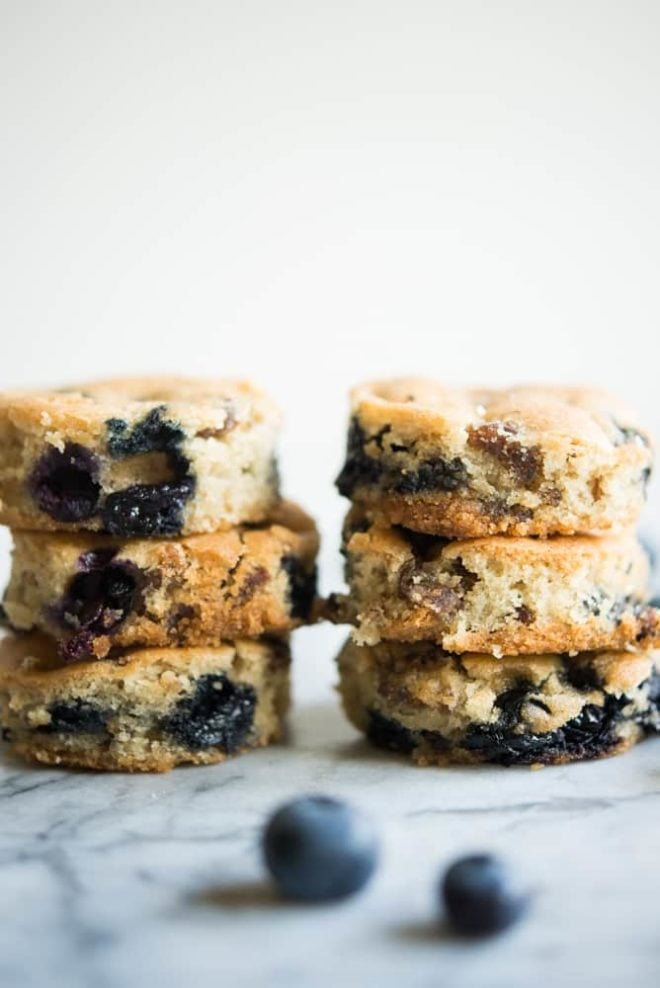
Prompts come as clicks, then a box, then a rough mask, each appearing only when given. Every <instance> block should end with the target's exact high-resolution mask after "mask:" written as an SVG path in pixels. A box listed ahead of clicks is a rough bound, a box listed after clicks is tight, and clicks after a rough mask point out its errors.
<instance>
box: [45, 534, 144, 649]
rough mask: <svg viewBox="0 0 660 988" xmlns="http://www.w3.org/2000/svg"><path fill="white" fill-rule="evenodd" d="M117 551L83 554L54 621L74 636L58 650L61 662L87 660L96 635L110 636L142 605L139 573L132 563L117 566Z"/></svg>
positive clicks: (62, 643) (103, 550)
mask: <svg viewBox="0 0 660 988" xmlns="http://www.w3.org/2000/svg"><path fill="white" fill-rule="evenodd" d="M116 553H117V549H100V550H95V551H92V552H86V553H83V555H82V556H81V557H80V559H79V561H78V562H79V566H80V572H79V573H76V575H75V576H74V577H73V579H72V580H71V581H70V583H69V586H68V587H67V590H66V593H65V595H64V596H63V598H62V599H61V600H60V601H59V603H58V604H56V605H55V608H54V612H53V613H54V617H55V619H56V620H57V621H58V622H59V624H61V625H62V627H64V628H72V629H74V631H75V634H74V635H73V636H72V637H71V638H70V639H69V641H66V642H61V643H60V646H59V650H60V654H61V656H62V658H64V659H66V660H67V661H78V660H80V659H83V658H86V657H87V656H88V655H89V654H90V652H91V650H92V645H93V643H94V638H95V637H96V636H97V635H111V634H113V632H115V631H116V630H117V629H118V628H119V626H120V625H121V624H122V622H123V621H125V619H126V617H127V616H128V614H129V613H130V612H131V611H132V610H134V609H135V607H136V605H137V604H138V603H139V597H140V592H139V584H140V573H139V571H138V569H137V567H136V566H133V564H132V563H129V562H121V561H120V562H116V561H114V557H115V555H116Z"/></svg>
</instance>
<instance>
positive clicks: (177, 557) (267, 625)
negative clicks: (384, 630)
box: [3, 502, 318, 661]
mask: <svg viewBox="0 0 660 988" xmlns="http://www.w3.org/2000/svg"><path fill="white" fill-rule="evenodd" d="M317 550H318V534H317V531H316V527H315V525H314V522H313V521H312V519H311V518H310V517H309V516H308V515H307V514H305V512H304V511H303V510H302V509H301V508H299V507H298V506H297V505H295V504H293V503H291V502H282V503H281V504H280V505H278V507H277V508H275V509H274V510H273V512H272V513H271V517H270V519H269V520H268V521H267V522H260V523H257V524H254V525H243V526H239V527H235V528H231V529H226V530H224V531H220V532H214V533H209V534H205V535H189V536H184V537H182V538H179V539H156V538H152V539H128V540H124V539H120V538H118V537H116V536H109V535H95V534H84V533H77V532H73V533H71V534H69V533H63V532H22V531H17V532H14V551H13V565H12V570H11V577H10V581H9V585H8V587H7V590H6V593H5V597H4V601H3V606H4V611H5V615H6V618H7V621H8V623H9V625H10V626H11V627H12V628H14V629H15V630H21V631H26V630H27V631H29V630H33V629H35V630H40V631H42V632H46V633H48V634H49V635H51V636H52V637H53V638H54V639H56V640H57V641H58V644H59V654H60V656H61V658H62V659H63V660H65V661H75V660H80V659H84V658H88V657H91V658H94V657H96V658H104V657H105V656H106V655H107V654H108V652H109V651H110V649H111V648H126V647H133V646H138V645H142V646H152V647H154V646H166V645H171V646H174V647H181V646H186V645H212V644H216V643H217V642H218V641H220V640H223V639H224V640H227V639H234V638H256V637H258V636H260V635H263V634H274V633H282V632H287V631H290V630H291V629H293V628H295V627H297V626H299V625H300V624H302V623H304V622H306V621H308V620H309V618H310V615H311V610H312V606H313V604H314V599H315V587H316V553H317Z"/></svg>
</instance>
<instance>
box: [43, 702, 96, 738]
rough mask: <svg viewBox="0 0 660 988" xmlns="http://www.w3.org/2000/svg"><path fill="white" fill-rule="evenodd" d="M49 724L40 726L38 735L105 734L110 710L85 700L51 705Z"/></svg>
mask: <svg viewBox="0 0 660 988" xmlns="http://www.w3.org/2000/svg"><path fill="white" fill-rule="evenodd" d="M48 713H49V714H50V724H41V725H40V726H39V727H38V728H37V731H38V732H39V733H40V734H105V732H106V725H107V723H108V720H109V719H110V717H111V716H112V710H107V709H104V708H102V707H97V706H96V704H94V703H89V702H88V701H87V700H70V701H69V702H66V703H64V702H62V703H53V704H52V705H51V706H50V707H49V708H48Z"/></svg>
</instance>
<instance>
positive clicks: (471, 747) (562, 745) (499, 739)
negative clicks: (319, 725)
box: [367, 677, 660, 766]
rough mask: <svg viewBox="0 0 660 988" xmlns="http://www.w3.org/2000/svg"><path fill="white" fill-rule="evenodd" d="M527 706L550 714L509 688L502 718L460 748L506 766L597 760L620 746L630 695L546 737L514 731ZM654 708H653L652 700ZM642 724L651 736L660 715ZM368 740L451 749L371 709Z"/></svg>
mask: <svg viewBox="0 0 660 988" xmlns="http://www.w3.org/2000/svg"><path fill="white" fill-rule="evenodd" d="M656 678H658V679H660V677H656ZM650 688H651V689H656V691H657V694H658V696H657V699H656V701H655V702H656V704H658V703H660V683H658V685H657V687H656V686H655V683H653V684H652V686H651V687H650ZM654 695H655V694H654ZM524 703H534V704H536V705H537V706H539V707H541V708H542V709H544V710H545V711H546V712H548V713H549V712H550V711H549V708H548V707H547V706H546V705H545V704H544V703H543V702H542V701H541V700H538V699H536V698H534V697H531V698H530V696H529V687H528V686H525V685H522V686H520V687H517V688H514V689H511V690H507V691H506V693H503V694H501V696H500V697H498V700H497V701H496V706H498V707H499V708H500V709H501V710H502V716H501V717H500V720H499V721H498V722H497V723H495V724H482V725H474V726H472V727H471V728H469V729H468V731H467V733H466V735H465V737H464V738H463V739H462V741H461V742H460V747H462V748H463V749H465V750H466V751H472V752H474V753H475V754H477V755H479V757H480V758H481V759H482V760H483V761H487V762H492V763H494V764H498V765H505V766H510V765H532V764H543V763H545V764H549V763H551V762H553V761H556V760H557V759H558V758H562V757H572V758H581V759H589V758H596V757H598V756H599V755H603V754H606V753H607V752H608V751H610V750H612V748H614V747H615V746H616V744H617V742H618V738H617V735H616V732H615V730H614V728H615V725H616V724H617V722H619V721H620V720H621V719H623V718H622V713H621V712H622V710H623V709H624V708H625V707H626V706H627V705H628V704H629V703H630V700H629V698H628V697H625V696H623V697H614V696H606V697H605V698H604V703H603V706H598V705H597V704H594V703H590V704H587V705H585V706H584V707H583V708H582V710H581V711H580V713H579V714H578V715H577V717H574V718H573V719H572V720H570V721H568V722H567V723H566V724H564V725H563V726H562V727H560V728H557V730H555V731H548V732H547V733H545V734H529V733H526V734H519V733H517V732H516V731H515V727H516V725H518V724H519V722H520V714H521V709H522V706H523V704H524ZM650 707H651V708H652V707H653V701H652V700H651V701H650ZM642 723H643V725H644V727H645V729H646V730H647V731H649V732H651V731H654V730H660V717H658V716H656V715H655V713H651V715H645V716H644V718H643V720H642ZM367 737H368V738H369V739H370V740H371V741H372V742H373V743H374V744H376V745H378V746H379V747H381V748H388V749H389V750H390V751H399V752H410V751H412V750H413V749H414V748H416V747H418V746H419V745H421V744H426V745H429V746H430V747H432V748H434V749H435V750H436V751H446V750H447V749H448V748H449V747H450V742H449V741H448V739H447V738H445V737H444V736H443V735H442V734H440V732H438V731H410V730H408V728H406V727H404V726H403V725H402V724H399V723H397V722H396V721H393V720H389V719H388V718H386V717H383V715H382V714H380V713H378V712H377V711H374V710H371V711H369V724H368V727H367Z"/></svg>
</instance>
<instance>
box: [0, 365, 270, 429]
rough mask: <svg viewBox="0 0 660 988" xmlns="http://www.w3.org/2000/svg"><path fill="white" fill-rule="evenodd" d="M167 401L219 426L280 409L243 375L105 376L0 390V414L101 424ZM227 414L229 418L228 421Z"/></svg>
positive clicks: (68, 425) (177, 412) (58, 423)
mask: <svg viewBox="0 0 660 988" xmlns="http://www.w3.org/2000/svg"><path fill="white" fill-rule="evenodd" d="M159 404H166V405H167V406H168V410H169V412H170V413H171V414H172V415H173V416H174V417H177V416H178V417H181V418H190V417H193V418H194V417H200V419H205V420H206V419H212V420H213V425H214V427H215V428H216V429H218V430H221V429H222V428H223V426H224V427H229V425H230V424H233V420H238V421H241V422H242V421H261V420H264V419H268V420H269V421H274V422H279V421H280V412H279V410H278V408H277V406H276V405H275V403H274V402H273V401H272V399H271V398H270V397H269V395H267V394H266V392H265V391H262V390H261V389H260V388H257V387H256V386H255V385H253V384H251V383H249V382H248V381H239V380H232V379H221V378H220V379H217V380H213V379H203V378H187V377H174V376H173V377H135V378H132V377H126V378H109V379H108V380H102V381H95V382H91V383H89V384H79V385H71V386H69V387H65V388H59V389H53V390H45V391H29V390H25V391H5V392H2V393H0V419H2V418H3V417H7V418H9V419H10V420H11V421H12V422H13V423H14V424H15V425H16V426H17V427H22V428H26V429H28V430H29V431H30V432H36V431H39V429H46V430H53V431H58V430H60V429H67V430H69V431H70V430H71V429H74V430H75V429H81V430H83V431H90V427H91V426H92V424H94V423H97V424H98V425H99V426H102V425H105V423H106V422H107V421H108V419H112V418H119V417H122V418H125V419H127V420H128V421H132V420H134V419H139V418H141V417H143V416H144V414H145V412H146V411H148V410H149V409H150V408H153V407H154V406H155V405H159ZM230 420H232V421H230Z"/></svg>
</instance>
